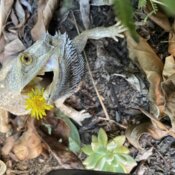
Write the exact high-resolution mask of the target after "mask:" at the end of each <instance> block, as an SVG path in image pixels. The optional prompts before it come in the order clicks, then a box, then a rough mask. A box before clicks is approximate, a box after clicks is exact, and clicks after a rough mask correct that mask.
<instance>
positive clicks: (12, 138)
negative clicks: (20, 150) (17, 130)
mask: <svg viewBox="0 0 175 175" xmlns="http://www.w3.org/2000/svg"><path fill="white" fill-rule="evenodd" d="M17 139H18V134H16V135H12V136H10V137H8V138H7V139H6V141H5V144H4V145H3V147H2V149H1V152H2V155H4V156H7V155H9V153H10V152H11V150H12V148H13V146H14V144H15V142H16V140H17Z"/></svg>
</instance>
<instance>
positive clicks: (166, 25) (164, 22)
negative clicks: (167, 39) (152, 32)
mask: <svg viewBox="0 0 175 175" xmlns="http://www.w3.org/2000/svg"><path fill="white" fill-rule="evenodd" d="M152 10H153V9H152V6H151V4H149V3H147V7H146V8H145V11H146V13H147V14H149V13H150V12H152ZM148 17H149V18H150V19H151V20H152V21H154V22H155V23H156V24H157V25H159V26H160V27H161V28H162V29H164V30H165V31H166V32H169V31H170V30H171V25H170V22H169V19H168V17H167V15H165V14H164V13H162V12H161V11H160V10H159V11H157V12H156V14H154V13H153V14H152V15H148Z"/></svg>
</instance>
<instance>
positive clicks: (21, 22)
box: [15, 0, 26, 28]
mask: <svg viewBox="0 0 175 175" xmlns="http://www.w3.org/2000/svg"><path fill="white" fill-rule="evenodd" d="M15 13H16V15H17V19H18V20H19V23H18V25H17V26H15V27H17V28H19V27H22V26H23V25H24V23H25V21H26V15H25V11H24V9H23V7H22V5H21V3H20V2H19V0H17V1H16V2H15Z"/></svg>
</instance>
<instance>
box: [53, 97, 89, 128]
mask: <svg viewBox="0 0 175 175" xmlns="http://www.w3.org/2000/svg"><path fill="white" fill-rule="evenodd" d="M70 95H71V94H69V95H66V96H64V97H61V98H59V99H58V100H56V101H55V106H56V107H57V108H58V109H59V110H60V111H61V112H63V113H64V114H65V115H67V116H68V117H70V118H72V119H73V120H74V121H76V122H77V123H78V124H79V125H82V123H81V122H82V121H83V120H84V119H86V118H89V117H91V115H90V114H89V113H87V112H86V111H85V110H82V111H77V110H75V109H73V108H72V107H70V106H67V105H65V104H64V102H65V100H66V99H67V98H68V97H69V96H70Z"/></svg>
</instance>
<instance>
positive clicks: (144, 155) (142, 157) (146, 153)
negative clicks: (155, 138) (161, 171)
mask: <svg viewBox="0 0 175 175" xmlns="http://www.w3.org/2000/svg"><path fill="white" fill-rule="evenodd" d="M153 149H154V148H153V147H151V148H150V149H149V150H146V151H145V150H144V151H141V152H140V153H139V155H137V156H136V158H135V160H136V161H138V162H140V161H142V160H147V159H148V158H149V157H150V156H152V154H153Z"/></svg>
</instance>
